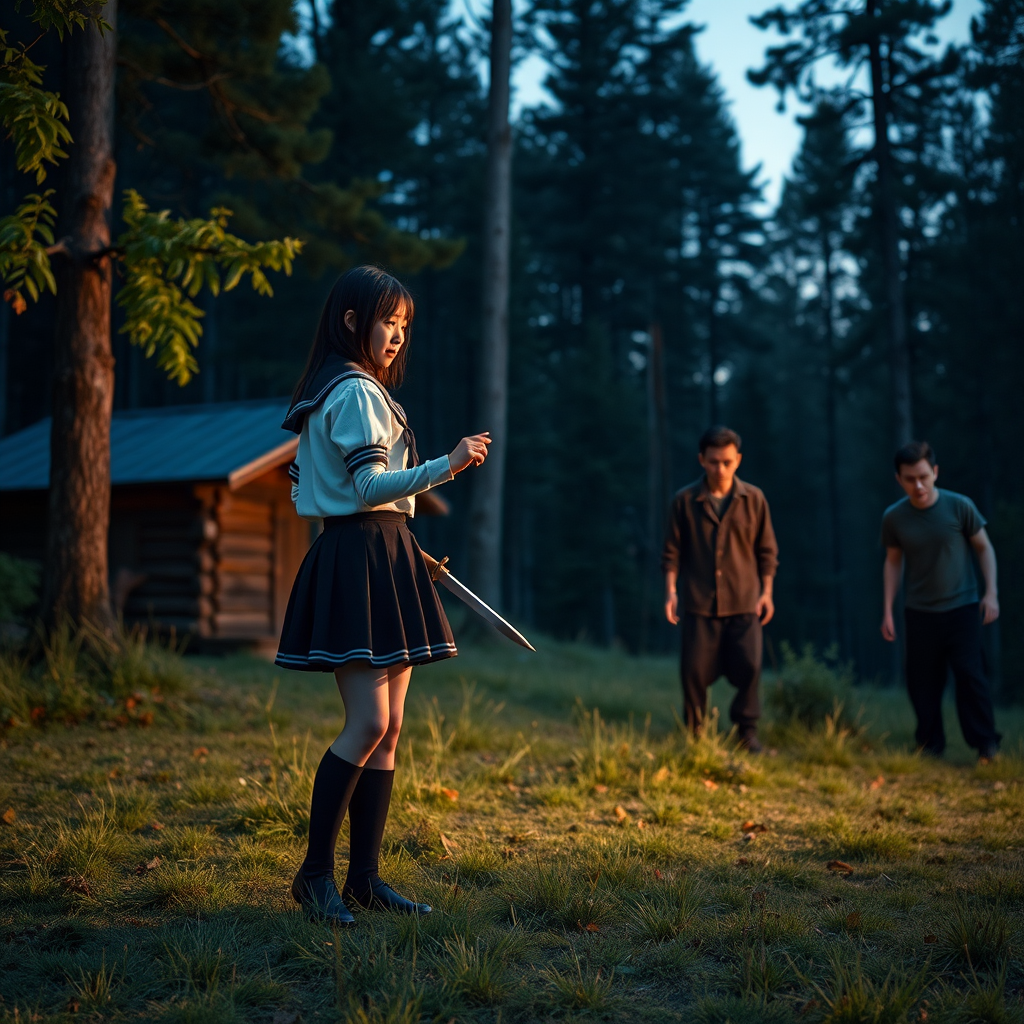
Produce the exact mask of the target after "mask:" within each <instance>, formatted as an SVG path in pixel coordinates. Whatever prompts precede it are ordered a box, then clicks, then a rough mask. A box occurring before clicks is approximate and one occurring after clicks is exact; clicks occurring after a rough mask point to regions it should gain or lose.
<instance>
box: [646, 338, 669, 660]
mask: <svg viewBox="0 0 1024 1024" xmlns="http://www.w3.org/2000/svg"><path fill="white" fill-rule="evenodd" d="M647 336H648V338H649V339H650V341H649V342H648V349H647V558H646V564H645V565H644V584H643V589H642V591H641V599H640V600H641V609H640V650H641V652H643V651H646V650H647V644H648V633H649V631H650V627H651V625H652V616H651V611H652V609H651V593H652V589H653V593H654V609H653V611H654V615H653V621H654V622H657V621H658V620H659V619H660V615H659V614H658V611H659V609H660V606H661V602H660V597H661V591H660V589H658V588H657V587H656V581H657V582H660V579H661V534H662V522H663V521H664V517H665V511H666V505H667V503H668V489H669V479H670V474H669V461H668V454H669V453H668V444H669V439H668V416H667V414H666V409H665V404H666V403H665V358H664V344H663V340H662V336H661V324H659V323H654V324H651V326H650V328H649V329H648V332H647Z"/></svg>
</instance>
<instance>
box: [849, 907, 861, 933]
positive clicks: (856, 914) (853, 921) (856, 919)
mask: <svg viewBox="0 0 1024 1024" xmlns="http://www.w3.org/2000/svg"><path fill="white" fill-rule="evenodd" d="M861 920H862V919H861V916H860V911H859V910H854V911H851V912H850V913H849V914H847V915H846V927H847V928H849V929H850V930H851V931H853V930H855V929H857V928H859V927H860V925H861Z"/></svg>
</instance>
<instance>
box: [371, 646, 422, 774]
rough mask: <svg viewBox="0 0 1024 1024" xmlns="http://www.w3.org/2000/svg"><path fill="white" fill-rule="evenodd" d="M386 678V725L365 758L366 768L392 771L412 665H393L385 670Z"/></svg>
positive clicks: (403, 716)
mask: <svg viewBox="0 0 1024 1024" xmlns="http://www.w3.org/2000/svg"><path fill="white" fill-rule="evenodd" d="M387 678H388V727H387V730H386V732H385V733H384V735H383V736H382V737H381V739H380V742H379V743H378V744H377V746H376V747H375V748H374V751H373V753H372V754H370V756H369V757H368V758H367V760H366V767H367V768H379V769H383V770H384V771H392V770H393V769H394V767H395V750H396V749H397V747H398V736H399V733H401V731H402V722H403V720H404V718H405V698H406V695H407V694H408V692H409V680H410V679H411V678H412V665H394V666H392V667H391V668H389V669H388V670H387Z"/></svg>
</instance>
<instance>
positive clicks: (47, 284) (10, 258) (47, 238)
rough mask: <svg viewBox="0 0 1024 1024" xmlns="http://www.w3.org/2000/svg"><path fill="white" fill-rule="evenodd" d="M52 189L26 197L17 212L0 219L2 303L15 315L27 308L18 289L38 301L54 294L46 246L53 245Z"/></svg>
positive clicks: (54, 287)
mask: <svg viewBox="0 0 1024 1024" xmlns="http://www.w3.org/2000/svg"><path fill="white" fill-rule="evenodd" d="M53 192H54V190H53V189H47V190H46V191H45V192H44V193H42V194H41V195H40V194H39V193H35V192H33V193H31V194H30V195H27V196H26V197H25V199H24V200H23V201H22V203H21V204H20V205H19V206H18V208H17V210H15V211H14V213H12V214H8V215H7V216H6V217H3V218H0V279H2V280H3V282H4V283H5V284H6V285H7V288H6V290H5V291H4V300H5V301H6V302H9V303H10V304H11V307H12V308H13V309H14V312H15V313H24V312H25V309H26V308H27V305H28V304H27V303H26V301H25V296H24V295H23V294H22V291H21V289H22V288H24V289H25V291H27V292H28V294H29V298H31V299H32V300H33V301H35V300H38V298H39V296H40V295H41V294H42V293H43V292H44V291H48V292H50V293H52V294H54V295H55V294H56V293H57V281H56V278H54V276H53V269H52V268H51V266H50V257H49V253H48V251H47V250H48V247H49V246H51V245H53V224H54V221H55V220H56V219H57V211H56V210H55V209H54V208H53V206H52V205H51V203H50V197H51V196H52V195H53Z"/></svg>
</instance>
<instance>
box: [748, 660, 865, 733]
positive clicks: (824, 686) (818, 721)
mask: <svg viewBox="0 0 1024 1024" xmlns="http://www.w3.org/2000/svg"><path fill="white" fill-rule="evenodd" d="M852 683H853V668H852V666H851V665H849V664H842V663H840V662H839V660H838V655H837V652H836V651H835V649H831V650H829V651H826V652H825V655H824V657H821V658H819V657H817V656H816V655H815V653H814V645H813V644H806V645H805V646H804V648H803V650H802V651H801V652H800V653H799V654H798V653H797V652H796V651H794V650H793V648H792V647H791V646H790V645H789V644H787V643H783V645H782V668H781V669H780V670H779V671H778V672H777V673H776V674H775V678H774V680H773V681H772V682H770V683H768V685H767V687H766V694H765V704H766V705H767V707H768V709H769V711H770V712H771V713H772V715H773V717H774V718H775V719H776V720H777V721H781V722H787V721H795V722H800V723H802V724H803V725H806V726H808V727H809V728H815V727H817V726H820V725H822V724H823V723H824V721H825V719H826V717H827V716H829V715H833V716H836V717H839V716H840V713H841V712H842V710H843V709H844V708H845V707H846V706H848V705H849V703H850V702H851V698H852V694H851V686H852ZM837 708H839V709H840V712H839V713H837Z"/></svg>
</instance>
